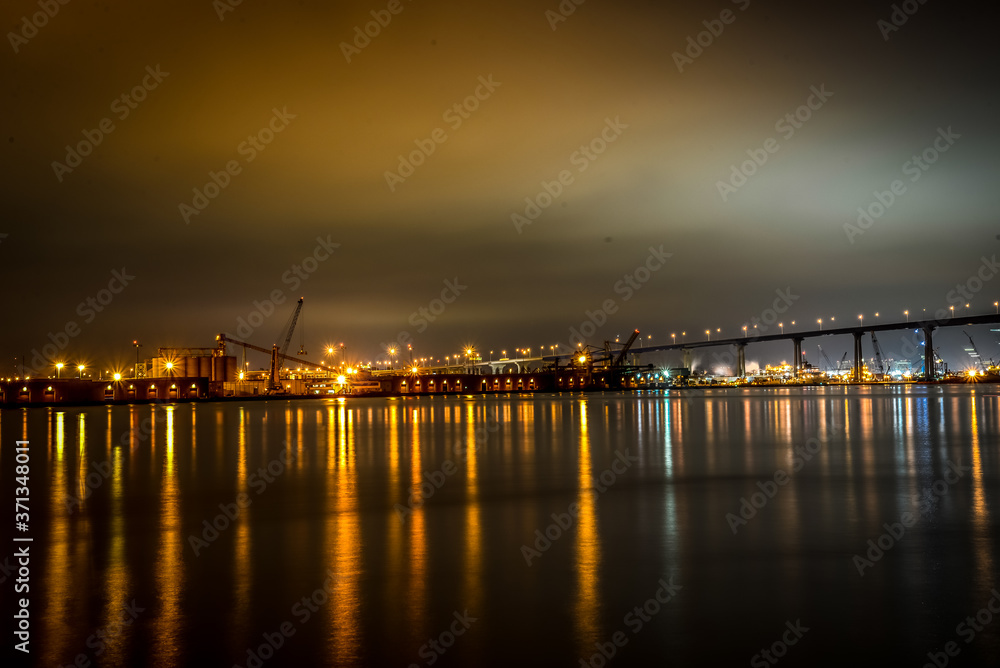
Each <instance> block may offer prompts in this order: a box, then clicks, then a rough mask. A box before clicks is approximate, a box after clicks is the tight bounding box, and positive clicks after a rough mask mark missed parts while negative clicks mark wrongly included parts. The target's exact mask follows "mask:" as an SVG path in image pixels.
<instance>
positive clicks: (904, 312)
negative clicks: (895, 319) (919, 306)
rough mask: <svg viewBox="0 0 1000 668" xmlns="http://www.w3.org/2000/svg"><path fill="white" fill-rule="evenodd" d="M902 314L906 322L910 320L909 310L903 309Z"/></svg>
mask: <svg viewBox="0 0 1000 668" xmlns="http://www.w3.org/2000/svg"><path fill="white" fill-rule="evenodd" d="M903 315H905V316H906V322H910V312H909V311H903Z"/></svg>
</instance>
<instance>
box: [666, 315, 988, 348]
mask: <svg viewBox="0 0 1000 668" xmlns="http://www.w3.org/2000/svg"><path fill="white" fill-rule="evenodd" d="M997 313H1000V311H997ZM670 342H671V343H677V335H676V334H671V335H670Z"/></svg>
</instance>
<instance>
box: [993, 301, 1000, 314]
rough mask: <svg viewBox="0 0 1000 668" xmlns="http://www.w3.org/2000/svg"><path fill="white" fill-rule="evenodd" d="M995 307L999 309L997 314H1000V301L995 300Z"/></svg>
mask: <svg viewBox="0 0 1000 668" xmlns="http://www.w3.org/2000/svg"><path fill="white" fill-rule="evenodd" d="M993 307H994V308H995V309H996V310H997V315H1000V302H993Z"/></svg>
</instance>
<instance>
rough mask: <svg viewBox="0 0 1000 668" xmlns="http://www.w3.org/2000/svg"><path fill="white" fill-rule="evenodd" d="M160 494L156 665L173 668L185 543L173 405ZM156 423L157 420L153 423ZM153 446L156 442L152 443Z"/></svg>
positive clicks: (178, 637) (176, 659)
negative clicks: (182, 533) (158, 607)
mask: <svg viewBox="0 0 1000 668" xmlns="http://www.w3.org/2000/svg"><path fill="white" fill-rule="evenodd" d="M164 409H165V410H166V412H167V416H166V417H167V425H166V444H165V446H164V458H163V475H162V478H163V491H162V493H161V494H160V509H161V514H160V547H159V551H158V554H157V558H156V591H157V597H158V599H159V602H160V614H159V617H157V619H156V622H155V631H154V634H155V640H154V644H155V650H154V652H153V655H154V657H155V659H156V662H157V664H158V665H168V666H175V665H178V663H179V662H180V655H181V649H182V648H181V622H182V618H181V596H182V595H183V593H184V568H183V567H184V561H183V558H182V557H183V554H182V553H183V551H184V540H183V536H182V535H181V495H180V491H179V489H178V485H177V462H176V460H175V452H174V445H175V444H174V409H175V407H174V406H166V407H164ZM153 423H154V424H155V423H156V420H153ZM153 443H154V445H155V441H153Z"/></svg>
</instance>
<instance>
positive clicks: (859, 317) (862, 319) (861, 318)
mask: <svg viewBox="0 0 1000 668" xmlns="http://www.w3.org/2000/svg"><path fill="white" fill-rule="evenodd" d="M858 320H860V321H861V326H862V327H864V326H865V315H864V314H863V313H862V314H860V315H859V316H858Z"/></svg>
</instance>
